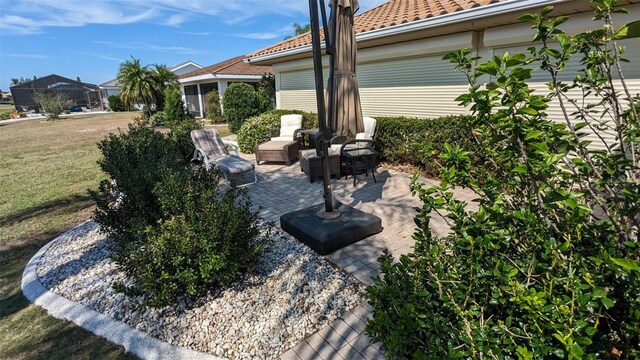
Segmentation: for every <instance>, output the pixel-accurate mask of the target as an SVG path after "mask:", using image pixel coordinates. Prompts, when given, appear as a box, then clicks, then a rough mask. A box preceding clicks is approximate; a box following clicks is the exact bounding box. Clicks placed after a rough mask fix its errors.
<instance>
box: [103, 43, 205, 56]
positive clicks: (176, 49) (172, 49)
mask: <svg viewBox="0 0 640 360" xmlns="http://www.w3.org/2000/svg"><path fill="white" fill-rule="evenodd" d="M92 43H94V44H101V45H105V46H108V47H110V48H114V49H133V50H154V51H159V52H169V53H176V54H187V55H192V54H206V53H207V52H206V51H202V50H197V49H194V48H190V47H185V46H163V45H155V44H149V43H143V42H139V41H129V42H114V41H92Z"/></svg>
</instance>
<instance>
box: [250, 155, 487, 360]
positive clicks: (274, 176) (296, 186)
mask: <svg viewBox="0 0 640 360" xmlns="http://www.w3.org/2000/svg"><path fill="white" fill-rule="evenodd" d="M243 157H245V158H247V159H251V160H254V157H253V156H252V155H243ZM256 171H257V172H258V183H257V184H255V185H252V186H249V192H250V196H251V199H252V201H253V204H254V206H256V208H257V207H260V209H261V210H260V216H261V217H262V218H263V219H265V220H268V221H273V222H275V224H276V225H277V226H279V225H280V222H279V220H280V215H282V214H284V213H287V212H290V211H294V210H299V209H303V208H306V207H308V206H311V205H315V204H320V203H322V202H323V197H322V194H323V190H322V181H316V182H314V183H310V182H309V180H308V178H307V177H306V176H305V174H304V173H302V172H301V170H300V164H299V163H298V162H296V163H294V164H292V165H290V166H286V165H281V164H269V163H268V164H263V165H259V166H256ZM376 179H377V180H378V182H377V183H374V181H373V178H372V177H371V176H368V177H366V176H365V175H364V174H363V175H360V176H358V181H357V184H356V185H355V186H353V181H352V178H351V177H349V179H344V178H341V179H339V180H335V179H334V180H333V181H332V188H333V196H334V198H335V199H336V200H337V201H340V202H342V203H344V204H348V205H350V206H353V207H355V208H357V209H360V210H363V211H366V212H369V213H371V214H375V215H377V216H379V217H380V218H381V219H382V226H383V231H382V232H381V233H378V234H376V235H373V236H370V237H368V238H366V239H363V240H361V241H359V242H357V243H354V244H352V245H349V246H347V247H345V248H343V249H340V250H338V251H335V252H333V253H331V254H329V255H327V256H326V258H327V259H328V260H330V261H331V262H333V263H334V264H336V265H337V266H340V267H341V268H343V269H344V270H345V271H347V272H349V273H351V274H352V275H353V276H354V277H356V278H357V279H358V280H360V281H361V282H363V283H365V284H371V283H372V280H371V278H372V277H374V276H376V275H377V274H378V271H379V266H378V263H377V258H378V257H379V256H380V254H382V252H383V250H384V249H387V250H389V251H390V252H391V254H393V255H394V256H395V257H396V258H397V257H398V256H400V255H401V254H406V253H408V252H410V251H411V248H412V246H413V243H414V241H413V239H412V235H413V231H414V229H415V224H414V222H413V218H414V216H415V214H416V212H415V207H419V206H421V205H422V204H421V202H420V201H419V199H417V198H415V197H412V196H411V192H410V190H409V184H410V182H411V178H410V175H408V174H405V173H401V172H397V171H394V170H389V169H385V168H378V170H377V172H376ZM423 181H424V182H425V183H432V184H435V182H434V181H433V180H428V179H423ZM455 196H456V198H458V199H460V200H464V201H467V202H471V201H472V199H474V198H475V196H474V194H473V193H472V192H471V191H469V190H466V189H459V190H456V192H455ZM432 231H433V232H434V233H435V234H438V235H444V234H445V233H446V232H447V227H446V224H445V222H444V220H443V219H442V218H440V217H438V216H434V218H433V220H432ZM370 310H371V309H370V307H369V305H368V304H366V303H365V304H361V305H359V306H358V307H356V308H355V309H354V310H352V311H350V312H349V313H346V314H344V315H343V317H342V318H341V319H338V320H336V321H335V322H334V323H333V324H331V325H330V326H327V327H325V328H324V329H322V330H320V331H318V332H317V333H315V334H313V335H311V336H310V337H308V338H307V339H306V340H305V341H303V342H301V343H299V344H298V345H296V346H295V347H294V348H292V349H290V350H289V351H287V352H286V353H284V354H283V355H282V357H281V358H282V359H314V358H322V359H338V360H339V359H345V360H349V359H381V358H384V355H383V353H382V352H381V351H380V347H379V346H378V345H376V344H372V343H370V341H369V339H368V337H367V336H366V335H365V334H364V328H365V323H366V320H367V318H368V317H370V314H371V311H370Z"/></svg>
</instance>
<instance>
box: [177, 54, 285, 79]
mask: <svg viewBox="0 0 640 360" xmlns="http://www.w3.org/2000/svg"><path fill="white" fill-rule="evenodd" d="M244 59H245V55H240V56H236V57H234V58H231V59H229V60H225V61H222V62H219V63H217V64H213V65H210V66H205V67H203V68H202V69H198V70H194V71H191V72H188V73H184V74H182V75H180V76H178V78H179V79H185V78H190V77H194V76H199V75H207V74H212V75H262V74H264V73H267V72H273V69H272V67H271V66H264V65H250V64H248V63H245V62H244V61H243V60H244Z"/></svg>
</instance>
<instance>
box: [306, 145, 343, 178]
mask: <svg viewBox="0 0 640 360" xmlns="http://www.w3.org/2000/svg"><path fill="white" fill-rule="evenodd" d="M300 169H301V170H302V171H303V172H304V173H305V174H307V176H308V177H309V181H311V182H313V181H314V180H315V179H316V178H318V177H320V178H321V177H322V159H321V158H320V157H319V156H318V155H316V150H315V149H311V150H301V151H300ZM329 174H330V176H337V177H340V154H338V153H337V152H335V151H332V150H329Z"/></svg>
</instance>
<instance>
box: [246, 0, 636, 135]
mask: <svg viewBox="0 0 640 360" xmlns="http://www.w3.org/2000/svg"><path fill="white" fill-rule="evenodd" d="M638 3H640V1H638V0H632V1H626V2H622V5H624V6H625V7H626V8H627V9H628V10H630V14H627V15H624V14H616V15H619V17H618V18H617V19H616V20H615V21H616V22H617V23H618V24H622V23H627V22H630V21H633V20H637V19H639V18H640V5H639V4H638ZM547 5H553V6H554V8H555V10H554V12H553V13H552V14H553V15H569V16H570V18H571V19H570V20H569V21H567V22H566V23H565V24H563V25H562V26H561V28H563V29H564V30H565V31H567V32H568V33H569V34H576V33H578V32H581V31H585V30H588V29H592V28H595V27H597V26H599V24H598V23H596V22H593V21H592V20H591V19H592V17H593V12H592V8H591V6H590V4H589V3H588V2H587V1H586V0H579V1H554V0H506V1H495V0H475V1H473V0H460V1H447V0H428V1H427V0H392V1H389V2H387V3H385V4H382V5H380V6H378V7H376V8H373V9H371V10H368V11H366V12H363V13H361V14H359V15H357V16H356V17H355V29H356V41H357V44H358V67H357V76H358V85H359V88H360V96H361V100H362V109H363V112H364V114H365V115H369V116H408V117H425V118H428V117H438V116H444V115H450V114H460V113H465V112H466V111H467V109H465V108H462V107H460V106H458V104H457V103H458V102H456V101H455V100H454V99H455V98H456V97H457V96H458V95H459V94H461V93H463V92H465V91H466V90H467V83H466V79H465V77H464V76H463V75H462V74H461V73H458V72H454V70H453V65H452V64H450V63H448V62H447V61H444V60H442V56H443V55H444V54H446V53H448V52H451V51H455V50H459V49H462V48H470V49H472V50H473V54H474V55H475V54H477V55H478V56H482V57H483V59H486V60H488V59H489V58H490V57H491V56H493V55H494V54H502V53H504V52H505V51H508V52H509V53H511V54H513V53H515V52H525V53H526V49H527V48H528V47H529V46H531V45H532V43H531V41H532V39H533V30H532V29H531V24H525V23H518V22H517V21H516V18H517V17H519V16H520V15H522V14H525V13H532V12H538V11H539V10H540V9H541V8H542V7H543V6H547ZM321 34H322V32H321ZM619 44H624V45H627V46H626V52H625V55H624V56H625V57H626V58H627V59H630V60H631V61H632V63H630V64H629V63H626V64H624V65H625V66H624V67H623V70H624V75H625V78H626V80H627V84H628V85H629V86H630V90H631V92H632V93H634V94H636V93H638V92H640V64H639V60H638V59H640V39H633V40H626V41H621V42H619ZM311 55H312V48H311V35H310V34H309V33H306V34H302V35H299V36H296V37H293V38H290V39H287V40H284V41H281V42H279V43H277V44H275V45H273V46H270V47H267V48H264V49H262V50H259V51H257V52H255V53H253V54H249V55H248V56H247V61H248V62H249V63H251V64H255V65H272V66H273V70H274V72H275V77H276V91H277V93H276V104H277V107H278V108H284V109H299V110H306V111H317V108H316V97H315V90H314V76H313V62H312V59H311ZM323 64H325V66H326V65H327V61H326V59H325V60H323ZM578 66H579V56H575V57H574V58H573V59H572V60H571V63H570V64H569V66H568V67H567V71H566V72H565V73H564V75H562V76H563V78H562V80H566V79H568V78H569V77H571V75H572V72H573V73H574V74H575V69H576V68H577V67H578ZM326 75H327V69H326V68H325V82H326ZM546 81H548V77H547V76H545V74H544V73H542V71H534V75H533V78H532V79H531V80H530V81H529V84H530V86H531V87H532V88H535V89H538V90H539V91H540V92H543V91H548V90H547V86H546V85H545V82H546ZM548 114H549V115H550V116H551V117H552V118H555V119H560V118H561V112H560V108H559V106H558V105H557V104H552V105H551V108H550V109H549V111H548ZM609 136H613V135H612V134H609Z"/></svg>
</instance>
